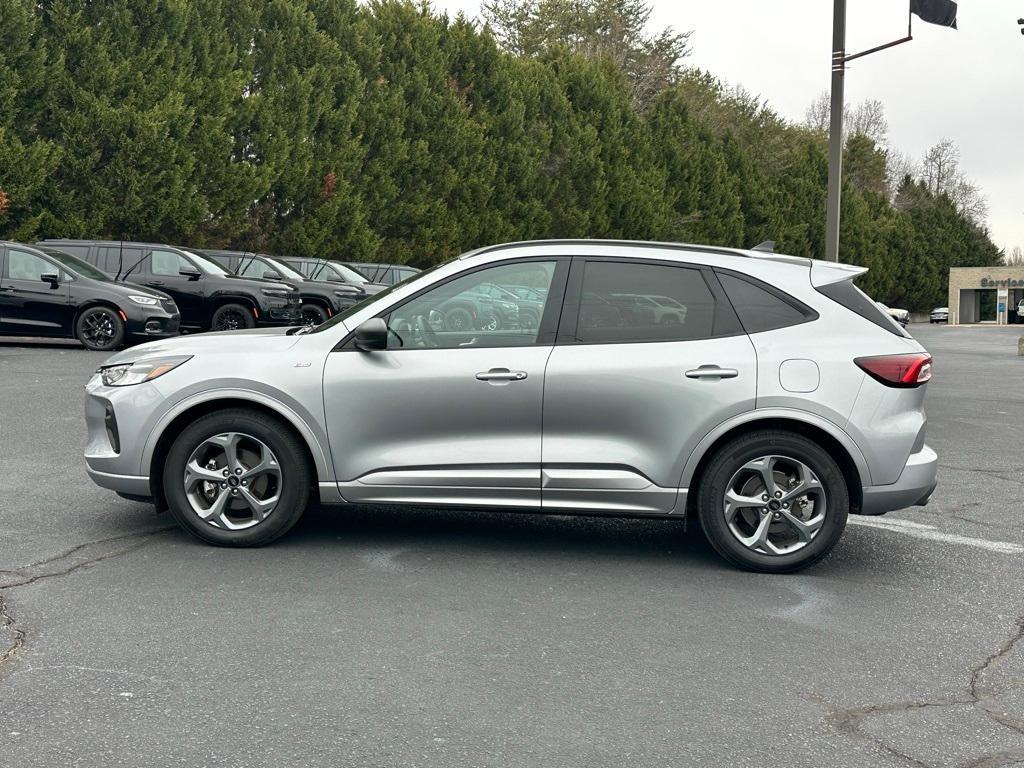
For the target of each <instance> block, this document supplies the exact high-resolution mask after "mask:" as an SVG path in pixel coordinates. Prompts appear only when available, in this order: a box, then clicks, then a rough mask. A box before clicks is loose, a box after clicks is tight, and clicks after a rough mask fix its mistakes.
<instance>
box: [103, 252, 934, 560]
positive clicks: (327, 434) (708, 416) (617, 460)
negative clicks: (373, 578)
mask: <svg viewBox="0 0 1024 768" xmlns="http://www.w3.org/2000/svg"><path fill="white" fill-rule="evenodd" d="M864 271H865V270H864V269H862V268H860V267H851V266H845V265H840V264H832V263H826V262H819V261H811V260H808V259H800V258H793V257H787V256H778V255H774V254H765V253H761V252H754V251H741V250H732V249H722V248H711V247H706V246H682V245H672V244H659V243H632V242H610V241H587V240H581V241H551V242H529V243H516V244H510V245H501V246H495V247H490V248H484V249H480V250H476V251H472V252H470V253H467V254H464V255H463V256H461V257H459V258H457V259H454V260H452V261H450V262H448V263H446V264H443V265H441V266H438V267H435V268H433V269H431V270H428V271H425V272H421V273H419V274H417V275H416V276H414V277H412V278H410V279H408V280H406V281H405V282H402V283H400V284H398V285H396V286H394V287H392V288H390V289H388V290H386V291H384V292H382V293H379V294H377V295H376V296H373V297H371V298H369V299H367V300H366V301H365V302H364V303H362V304H359V305H356V306H355V307H353V308H352V309H351V310H349V311H347V312H345V313H343V314H339V315H336V316H335V317H334V318H332V319H331V320H330V321H328V322H326V323H324V324H322V325H320V326H318V327H316V328H309V327H303V328H290V329H283V328H282V329H254V330H249V331H241V332H232V333H209V334H202V335H195V336H186V337H182V338H177V339H170V340H165V341H157V342H152V343H149V344H143V345H141V346H138V347H134V348H132V349H128V350H125V351H124V352H121V353H119V354H117V355H115V356H113V357H111V358H110V359H109V360H108V361H107V362H105V363H104V364H103V366H102V367H101V368H100V369H99V371H97V373H96V375H95V376H94V377H93V378H92V379H91V380H90V381H89V383H88V386H87V395H86V420H87V422H88V428H89V440H88V446H87V448H86V451H85V456H86V462H87V464H88V471H89V474H90V476H91V477H92V479H93V480H94V481H95V482H96V483H98V484H99V485H101V486H103V487H105V488H111V489H113V490H115V491H117V492H118V493H120V494H121V495H123V496H127V497H129V498H143V499H147V500H152V501H154V503H155V504H156V505H157V506H158V507H161V508H162V507H166V508H169V509H170V511H171V513H172V514H173V515H174V517H175V518H176V519H177V520H178V521H179V522H180V523H181V524H182V525H183V526H184V527H185V528H187V529H188V530H189V531H191V532H192V533H193V534H195V535H196V536H198V537H199V538H201V539H203V540H205V541H208V542H211V543H213V544H221V545H228V546H251V545H260V544H266V543H268V542H270V541H273V540H274V539H276V538H278V537H279V536H281V535H282V534H284V533H285V532H286V531H287V530H288V529H289V528H291V527H292V526H293V525H294V524H295V522H296V521H297V520H298V519H299V517H300V516H301V515H302V513H303V511H304V510H305V509H306V507H307V505H308V504H309V503H310V502H311V499H313V498H318V499H319V501H320V502H321V503H323V504H340V505H343V504H406V505H420V506H424V505H427V506H461V507H471V508H488V509H500V510H514V511H526V512H548V513H557V514H565V513H577V514H585V515H622V516H641V515H650V516H658V517H679V518H683V517H687V516H688V517H691V518H696V519H697V520H699V521H700V524H701V527H702V528H703V530H704V532H705V533H706V534H707V537H708V539H709V540H710V541H711V543H712V545H713V546H714V547H715V549H716V550H717V551H718V552H719V553H721V554H722V555H723V556H724V557H725V558H727V559H728V560H729V561H731V562H732V563H734V564H736V565H738V566H741V567H744V568H749V569H753V570H759V571H773V572H780V571H793V570H796V569H798V568H802V567H805V566H807V565H809V564H810V563H813V562H815V561H817V560H819V559H820V558H822V557H824V556H825V555H826V554H827V553H828V552H829V551H830V550H831V549H832V547H833V546H834V545H835V543H836V542H837V540H838V539H839V536H840V534H841V533H842V531H843V528H844V526H845V524H846V518H847V514H863V515H877V514H882V513H884V512H887V511H890V510H894V509H900V508H903V507H908V506H912V505H921V504H924V503H926V502H927V500H928V497H929V495H930V494H931V493H932V490H933V489H934V487H935V482H936V481H935V476H936V465H937V458H936V455H935V453H934V452H933V451H932V450H931V449H930V448H929V447H928V446H927V445H925V442H924V433H925V415H924V410H923V407H922V406H923V402H924V394H925V387H924V384H925V382H927V381H928V379H929V378H930V376H931V357H930V356H929V355H928V354H927V353H926V352H925V351H924V350H923V349H922V347H921V346H920V345H919V344H918V343H917V342H915V341H914V340H913V339H912V338H910V337H909V336H908V335H907V334H906V332H905V331H903V330H902V329H901V328H900V327H899V326H898V325H896V324H894V323H893V322H892V321H890V320H889V318H888V317H886V316H885V315H884V314H883V313H882V311H881V310H880V309H878V307H877V306H876V305H875V303H874V302H873V301H871V300H870V299H869V298H868V297H867V296H865V295H864V294H863V293H862V292H861V291H860V290H858V289H857V288H856V287H855V286H854V283H853V281H854V278H856V277H857V276H858V275H860V274H862V273H863V272H864ZM485 283H486V284H493V285H498V286H502V287H508V288H509V290H510V292H511V293H513V294H515V293H516V292H517V291H514V290H512V289H513V288H517V289H519V290H520V291H521V290H522V288H523V286H526V287H528V288H529V289H530V293H531V295H532V296H533V297H534V298H533V299H531V302H532V304H531V307H533V308H534V309H537V308H538V307H537V305H538V304H540V305H541V306H540V310H541V317H540V321H539V323H537V324H532V327H531V325H530V324H523V325H518V326H517V325H511V326H507V327H506V326H501V327H497V328H496V327H494V324H493V323H489V322H487V319H488V316H487V314H486V313H485V312H479V313H477V315H476V317H475V318H473V320H472V321H471V322H463V323H452V322H446V316H445V312H446V308H448V309H450V308H451V307H452V306H460V305H459V304H458V303H457V302H452V301H451V300H452V299H453V298H454V297H457V296H465V295H467V294H468V295H471V294H474V293H476V292H477V291H476V290H475V289H477V287H478V286H481V285H483V284H485ZM623 295H629V296H658V297H665V298H666V299H667V300H669V302H670V303H671V304H672V306H676V305H678V306H679V307H682V308H683V310H682V311H678V312H674V313H672V315H671V317H669V316H667V315H665V314H664V313H657V312H650V311H645V309H644V308H643V307H640V306H638V305H637V304H636V303H635V302H625V301H622V300H621V297H622V296H623ZM537 297H540V301H538V300H537ZM463 319H465V318H463Z"/></svg>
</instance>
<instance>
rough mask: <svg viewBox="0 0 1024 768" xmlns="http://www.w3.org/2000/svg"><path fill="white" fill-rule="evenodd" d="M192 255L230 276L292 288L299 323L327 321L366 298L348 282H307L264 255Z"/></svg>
mask: <svg viewBox="0 0 1024 768" xmlns="http://www.w3.org/2000/svg"><path fill="white" fill-rule="evenodd" d="M192 251H193V252H194V253H198V254H201V255H203V256H206V257H207V258H210V259H213V260H214V261H216V262H217V263H218V264H220V265H221V266H222V267H224V268H225V269H227V270H229V271H230V272H231V273H232V274H236V275H238V276H240V277H254V278H261V279H264V280H275V281H277V282H279V283H285V284H287V285H290V286H292V287H293V288H295V289H296V290H297V291H298V292H299V299H300V300H301V302H302V322H304V323H307V324H312V325H319V324H320V323H322V322H324V321H326V320H329V319H330V318H331V317H332V316H333V315H334V313H335V312H343V311H345V310H346V309H348V308H349V307H351V306H352V305H353V304H357V303H358V302H360V301H362V300H363V299H365V298H366V291H364V290H363V289H362V288H361V287H359V286H357V285H353V284H351V283H331V282H328V281H326V280H310V279H309V278H308V277H306V276H305V275H303V274H302V273H301V272H299V271H298V270H297V269H295V268H293V267H291V266H289V265H288V264H286V263H284V261H282V260H281V259H278V258H275V257H273V256H270V255H269V254H266V253H243V252H242V251H222V250H211V249H209V248H203V249H196V248H193V249H192Z"/></svg>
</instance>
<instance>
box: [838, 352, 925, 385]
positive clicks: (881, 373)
mask: <svg viewBox="0 0 1024 768" xmlns="http://www.w3.org/2000/svg"><path fill="white" fill-rule="evenodd" d="M853 362H855V363H856V364H857V366H858V367H859V368H860V369H861V370H862V371H864V372H865V373H867V374H868V375H869V376H870V377H871V378H873V379H875V380H876V381H880V382H882V383H883V384H885V385H886V386H887V387H919V386H921V385H922V384H924V383H925V382H926V381H928V379H930V378H931V377H932V356H931V355H929V354H928V353H927V352H915V353H913V354H910V355H877V356H875V357H858V358H856V359H855V360H854V361H853Z"/></svg>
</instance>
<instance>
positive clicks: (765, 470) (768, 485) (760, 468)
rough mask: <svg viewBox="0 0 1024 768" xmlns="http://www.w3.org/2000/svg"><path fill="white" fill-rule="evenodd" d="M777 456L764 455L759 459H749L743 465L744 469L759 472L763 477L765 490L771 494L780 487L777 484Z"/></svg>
mask: <svg viewBox="0 0 1024 768" xmlns="http://www.w3.org/2000/svg"><path fill="white" fill-rule="evenodd" d="M776 458H777V457H775V456H762V457H761V458H759V459H754V460H753V461H748V462H747V463H746V464H744V465H743V469H746V470H750V471H752V472H757V474H758V475H760V477H761V482H762V483H763V484H764V492H765V493H767V494H768V495H769V496H772V495H774V493H775V491H777V490H778V488H777V487H776V485H775V476H774V474H773V473H774V471H775V460H776Z"/></svg>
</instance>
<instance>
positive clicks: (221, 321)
mask: <svg viewBox="0 0 1024 768" xmlns="http://www.w3.org/2000/svg"><path fill="white" fill-rule="evenodd" d="M255 325H256V318H255V317H253V314H252V312H251V311H250V310H249V309H248V308H247V307H244V306H242V305H241V304H225V305H224V306H222V307H218V308H217V311H216V312H214V313H213V317H212V318H210V327H211V328H213V330H215V331H237V330H239V329H242V328H252V327H253V326H255Z"/></svg>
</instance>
